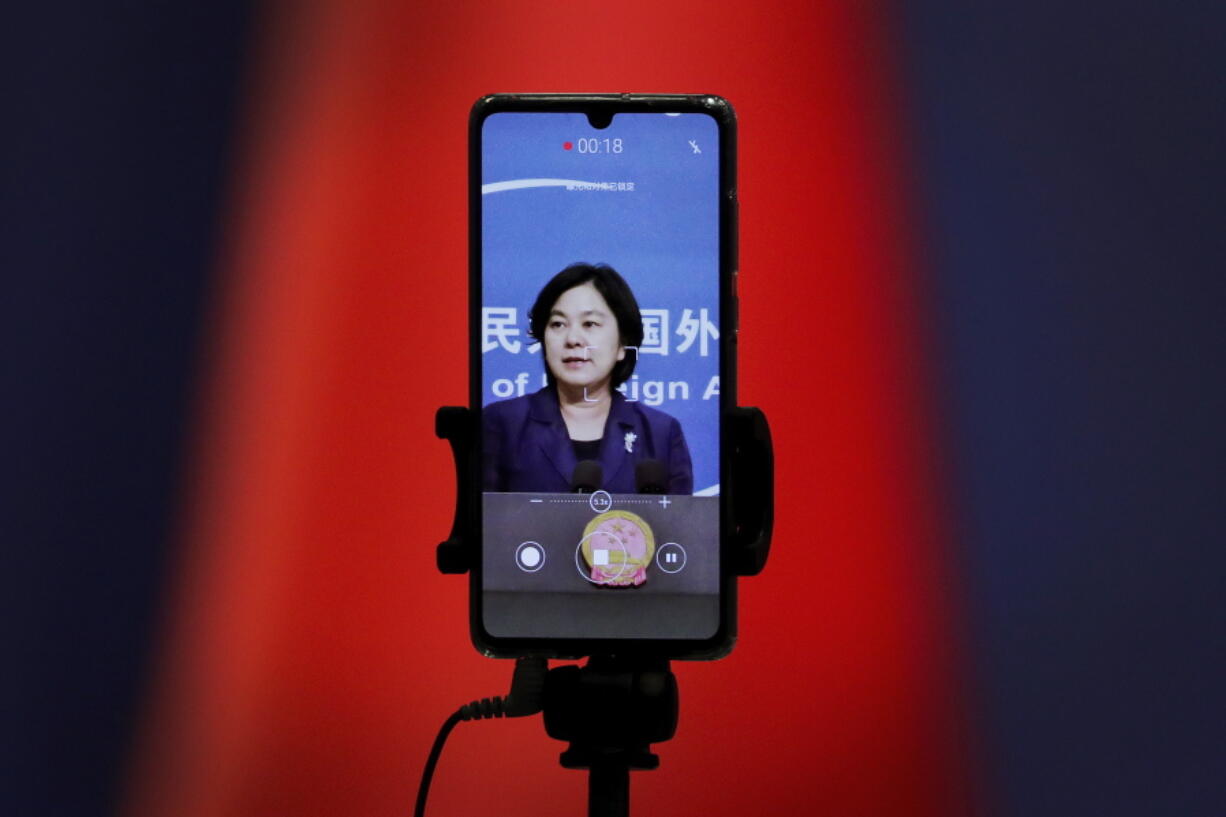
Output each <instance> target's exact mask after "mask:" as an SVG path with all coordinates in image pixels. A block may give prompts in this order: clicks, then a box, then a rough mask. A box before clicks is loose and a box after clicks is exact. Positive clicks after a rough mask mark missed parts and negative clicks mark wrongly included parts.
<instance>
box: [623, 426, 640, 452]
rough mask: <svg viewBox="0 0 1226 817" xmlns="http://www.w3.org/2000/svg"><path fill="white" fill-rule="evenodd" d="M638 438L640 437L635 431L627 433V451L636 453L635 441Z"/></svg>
mask: <svg viewBox="0 0 1226 817" xmlns="http://www.w3.org/2000/svg"><path fill="white" fill-rule="evenodd" d="M638 438H639V435H637V434H635V433H634V432H633V431H627V432H626V451H628V452H629V453H631V454H633V453H634V441H635V440H637V439H638Z"/></svg>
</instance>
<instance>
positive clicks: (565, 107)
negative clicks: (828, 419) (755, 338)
mask: <svg viewBox="0 0 1226 817" xmlns="http://www.w3.org/2000/svg"><path fill="white" fill-rule="evenodd" d="M503 111H515V112H565V113H572V112H582V113H587V114H588V115H589V117H593V118H594V121H598V120H599V119H600V118H601V117H611V116H612V115H614V114H616V113H622V112H639V113H642V112H666V111H668V112H674V111H678V112H691V113H705V114H709V115H710V116H712V117H713V118H714V119H715V120H716V122H717V123H718V126H719V140H720V172H719V177H720V179H719V196H720V207H719V234H720V238H719V258H720V275H719V287H720V324H719V325H720V326H721V327H731V329H732V331H723V332H721V336H720V339H719V344H720V401H721V402H720V413H721V424H720V465H719V473H720V484H721V486H731V484H732V481H731V478H730V477H731V460H732V453H733V451H734V441H733V438H732V434H733V430H734V426H735V425H736V422H735V419H734V417H733V414H734V412H735V411H736V409H735V407H736V405H737V399H736V395H737V391H736V358H737V334H738V332H737V321H738V314H737V313H738V309H737V300H736V286H735V279H736V274H737V269H738V257H737V228H738V211H737V190H736V167H737V164H736V141H737V140H736V116H735V113H734V112H733V109H732V106H731V105H730V104H729V103H728V101H727V100H725V99H723V98H721V97H719V96H715V95H711V94H493V95H488V96H483V97H481V98H480V99H478V100H477V101H476V103H475V104H474V105H473V107H472V111H471V114H470V117H469V405H470V407H471V410H470V412H469V418H468V421H469V423H470V426H469V428H468V435H469V437H470V439H472V440H473V441H474V444H473V445H472V446H471V447H470V449H469V450H468V451H467V453H466V455H465V456H464V457H463V460H464V461H465V462H466V463H467V469H468V470H467V473H468V478H467V479H461V480H460V482H461V483H463V488H462V489H461V490H464V491H466V492H467V496H464V497H457V500H458V502H459V505H460V507H463V508H465V509H466V511H467V512H466V513H465V514H464V517H465V519H464V520H462V521H461V520H459V519H457V522H458V523H459V524H461V525H462V526H463V533H462V535H463V537H464V539H466V540H467V541H468V542H470V543H476V552H475V553H473V555H472V558H471V559H470V561H469V568H470V581H469V621H470V631H471V636H472V641H473V644H474V646H476V647H477V649H478V650H479V651H481V652H482V653H484V654H486V655H488V656H491V657H498V658H512V657H518V656H524V655H534V656H545V657H551V658H580V657H583V656H589V655H609V654H618V655H627V654H633V655H642V656H652V657H659V658H666V659H714V658H720V657H722V656H724V655H726V654H727V653H728V652H730V651H731V649H732V646H733V644H734V642H735V640H736V609H737V608H736V576H737V573H738V570H737V566H736V562H737V560H738V559H739V558H740V556H739V554H737V553H734V552H733V546H732V540H733V538H734V534H735V529H736V524H735V521H734V519H733V515H732V512H731V507H730V504H731V501H732V499H731V494H732V492H731V491H729V490H725V489H723V488H721V492H720V603H719V609H720V625H719V628H718V629H717V631H716V633H715V634H714V636H712V637H711V638H709V639H704V640H675V639H598V638H593V639H541V638H504V637H495V636H492V635H490V634H489V633H488V632H486V630H485V628H484V626H483V618H482V615H483V611H482V596H483V575H482V574H483V571H482V556H481V553H480V548H481V542H482V538H483V537H482V533H483V531H482V519H481V509H482V500H481V478H480V467H481V451H480V442H479V441H480V413H481V405H482V398H481V389H482V384H481V382H480V372H481V349H480V346H481V344H480V337H481V335H480V332H481V325H480V322H481V292H482V278H481V274H482V258H481V249H482V236H481V226H482V220H481V206H482V201H481V132H482V124H483V123H484V121H485V119H486V117H488V116H489V115H491V114H493V113H498V112H503ZM740 572H741V573H744V571H740Z"/></svg>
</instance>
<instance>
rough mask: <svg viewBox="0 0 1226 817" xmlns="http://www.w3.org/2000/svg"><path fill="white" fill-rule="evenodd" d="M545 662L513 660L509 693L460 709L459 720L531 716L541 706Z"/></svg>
mask: <svg viewBox="0 0 1226 817" xmlns="http://www.w3.org/2000/svg"><path fill="white" fill-rule="evenodd" d="M548 671H549V662H548V661H546V660H545V659H544V658H533V657H527V658H517V659H516V660H515V673H514V674H513V675H512V676H511V691H510V692H508V693H507V694H506V695H498V696H495V697H493V698H482V699H481V700H479V701H473V702H472V703H469V704H465V705H464V706H462V707H460V712H459V715H460V720H464V721H476V720H483V719H485V718H522V717H524V716H525V715H535V714H536V713H537V712H540V711H541V709H542V708H544V705H545V674H546V673H547V672H548Z"/></svg>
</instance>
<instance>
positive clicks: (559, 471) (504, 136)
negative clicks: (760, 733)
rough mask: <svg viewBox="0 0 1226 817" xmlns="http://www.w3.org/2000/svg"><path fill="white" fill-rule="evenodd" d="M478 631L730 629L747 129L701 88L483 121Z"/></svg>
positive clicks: (474, 162) (649, 647)
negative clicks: (733, 422)
mask: <svg viewBox="0 0 1226 817" xmlns="http://www.w3.org/2000/svg"><path fill="white" fill-rule="evenodd" d="M469 127H470V142H469V146H470V147H469V150H470V154H469V155H470V207H471V210H470V219H471V221H470V259H471V278H470V304H471V313H470V350H471V358H470V364H471V365H470V388H471V394H470V405H471V406H472V407H473V409H474V410H475V412H476V413H479V415H480V423H481V431H480V435H479V442H478V444H477V446H476V452H475V456H474V457H473V463H472V469H473V474H472V479H471V480H470V483H471V485H472V486H473V487H472V490H473V492H474V495H472V496H470V498H469V499H470V502H469V505H468V507H469V508H472V509H474V517H475V518H474V519H473V520H472V522H473V523H474V524H473V528H475V531H474V534H475V536H476V538H477V539H479V542H480V553H479V555H477V556H476V558H475V559H474V568H473V570H472V575H471V582H472V584H471V630H472V636H473V642H474V644H476V646H477V647H478V649H480V650H482V651H483V652H485V653H487V654H489V655H494V656H502V657H506V656H518V655H545V656H552V657H581V656H585V655H595V654H614V653H617V654H623V653H627V652H635V653H640V654H650V655H655V656H661V657H667V658H711V657H718V656H720V655H722V654H724V653H726V652H727V651H728V650H729V649H731V646H732V642H733V639H734V636H735V630H736V626H735V614H736V605H735V598H734V592H735V580H734V578H733V577H732V576H731V571H730V570H729V569H728V563H729V558H728V553H727V549H726V548H727V545H726V542H727V540H728V539H729V519H730V514H729V509H728V507H727V501H726V498H727V493H726V492H721V490H720V486H721V485H728V484H729V475H728V459H729V456H728V455H729V453H730V446H729V444H728V439H727V438H728V429H727V423H726V422H725V418H726V417H727V416H728V412H729V410H730V408H731V407H733V406H735V404H736V391H735V385H736V379H735V364H736V355H735V348H736V347H735V340H736V301H735V293H734V283H735V275H736V264H737V261H736V235H737V203H736V119H735V115H734V113H733V110H732V107H731V105H730V104H729V103H728V102H727V101H726V100H724V99H722V98H720V97H718V96H713V95H708V94H701V95H655V94H651V95H637V94H595V95H559V94H499V95H491V96H486V97H483V98H481V99H479V100H478V101H477V102H476V104H475V105H474V106H473V109H472V113H471V117H470V126H469Z"/></svg>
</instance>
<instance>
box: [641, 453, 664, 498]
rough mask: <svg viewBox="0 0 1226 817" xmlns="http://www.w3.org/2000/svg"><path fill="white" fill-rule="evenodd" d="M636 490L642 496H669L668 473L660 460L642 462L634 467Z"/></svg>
mask: <svg viewBox="0 0 1226 817" xmlns="http://www.w3.org/2000/svg"><path fill="white" fill-rule="evenodd" d="M634 485H635V490H637V491H638V493H640V494H667V493H668V472H667V471H665V470H664V463H662V462H660V461H659V460H642V461H640V462H639V464H638V465H636V466H634Z"/></svg>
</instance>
